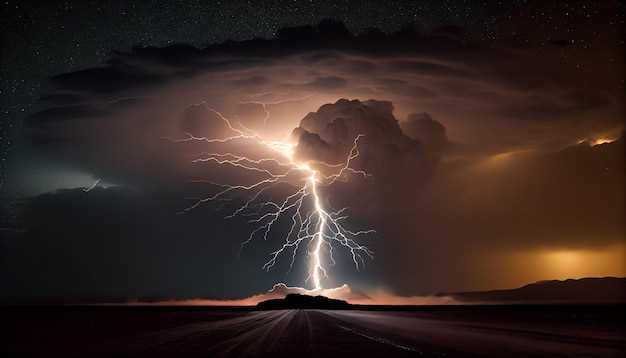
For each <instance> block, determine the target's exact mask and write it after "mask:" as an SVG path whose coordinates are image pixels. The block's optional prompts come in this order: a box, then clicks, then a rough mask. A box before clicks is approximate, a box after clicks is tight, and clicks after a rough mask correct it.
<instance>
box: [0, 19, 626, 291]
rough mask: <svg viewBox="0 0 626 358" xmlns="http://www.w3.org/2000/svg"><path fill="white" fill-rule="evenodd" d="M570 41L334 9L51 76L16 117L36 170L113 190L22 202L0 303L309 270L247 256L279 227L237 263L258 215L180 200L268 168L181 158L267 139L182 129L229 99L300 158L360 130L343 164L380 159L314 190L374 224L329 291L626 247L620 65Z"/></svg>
mask: <svg viewBox="0 0 626 358" xmlns="http://www.w3.org/2000/svg"><path fill="white" fill-rule="evenodd" d="M604 50H605V52H606V53H609V54H610V55H611V56H613V57H615V58H622V57H623V55H622V54H621V53H614V50H613V49H611V48H607V49H604ZM564 51H573V52H575V51H577V50H576V49H568V48H567V47H565V48H564V47H563V46H557V45H552V46H547V47H545V48H541V49H536V48H525V47H519V46H500V47H492V48H483V47H480V46H477V45H475V44H473V43H471V41H469V40H468V39H467V38H465V37H464V36H463V35H462V33H461V32H458V31H451V29H448V30H437V31H433V32H430V33H424V32H423V31H421V30H418V29H417V28H410V27H409V28H407V29H404V30H403V31H400V32H397V33H392V34H386V33H382V32H379V31H376V30H372V31H368V32H364V33H362V34H358V35H354V34H351V33H350V32H348V31H347V30H346V29H345V27H343V25H342V24H340V23H337V22H333V21H325V22H323V23H321V24H320V25H319V26H316V27H298V28H288V29H283V30H280V31H279V32H278V34H277V36H276V38H275V39H269V40H266V39H252V40H248V41H242V42H226V43H223V44H218V45H211V46H208V47H206V48H204V49H198V48H194V47H191V46H188V45H184V44H178V45H173V46H170V47H166V48H154V47H136V48H133V49H132V50H131V51H128V52H116V53H115V54H113V56H112V58H111V59H110V60H109V61H108V62H107V63H104V64H102V65H99V66H97V67H94V68H87V69H83V70H80V71H77V72H72V73H66V74H59V75H57V76H55V77H53V78H52V79H51V89H50V93H49V94H48V95H46V96H44V98H42V103H41V110H40V111H39V112H38V113H36V114H35V115H33V116H32V117H31V118H30V119H29V120H28V123H26V125H25V129H24V132H25V136H26V137H27V139H28V141H29V143H30V145H29V148H28V151H27V153H28V155H29V156H31V157H32V158H37V161H34V160H33V161H32V164H30V165H32V166H33V167H34V166H36V165H38V163H41V162H45V163H46V165H47V166H48V167H50V168H51V169H50V171H57V172H58V173H60V174H63V173H67V174H66V175H68V176H69V175H71V174H69V173H77V172H78V173H82V174H83V175H89V176H92V177H94V178H100V179H102V181H103V182H104V183H108V185H113V187H109V188H107V189H104V188H102V187H97V188H95V189H94V190H92V191H90V192H89V193H85V192H84V191H82V189H73V190H72V189H71V188H68V187H63V186H62V185H60V186H59V189H65V190H60V191H57V192H53V193H48V194H45V195H41V196H39V197H35V198H31V199H29V200H28V201H27V202H26V203H25V204H24V208H23V212H24V215H22V224H21V226H22V227H23V228H24V231H23V232H22V233H20V234H15V235H14V236H11V238H10V239H8V240H7V241H6V242H7V244H6V250H4V259H3V260H2V265H3V270H2V273H3V276H4V277H3V280H4V282H9V283H8V284H7V285H9V287H11V290H9V291H11V292H13V293H12V296H11V297H9V298H8V299H10V300H17V301H19V300H23V299H45V298H58V297H77V298H83V297H104V296H107V297H109V296H111V297H157V298H158V297H168V298H169V297H179V298H191V297H213V298H226V297H244V296H250V295H251V294H253V293H254V292H263V291H265V290H266V288H267V287H270V286H271V285H272V284H273V283H274V282H287V284H289V285H294V286H295V285H302V283H301V281H302V277H303V276H305V275H304V272H303V270H304V269H305V268H302V267H301V268H299V269H296V270H294V271H293V272H292V273H290V274H289V275H287V276H286V277H285V273H284V272H286V271H287V270H286V267H282V266H281V267H277V269H276V270H275V271H273V272H272V273H270V274H267V273H264V272H263V271H261V270H260V269H259V267H260V266H262V262H263V260H264V259H265V255H266V254H267V252H269V249H270V248H271V246H270V243H263V242H261V243H259V244H256V245H253V246H252V248H251V249H249V251H245V252H244V254H243V257H242V259H241V260H237V252H238V251H239V244H240V242H241V241H243V240H245V238H246V237H247V231H248V229H249V227H248V225H247V224H246V222H245V220H239V221H238V220H231V221H224V220H223V217H224V215H223V214H224V212H228V210H229V209H231V208H232V207H233V206H234V205H235V204H237V203H239V202H240V201H241V200H243V199H242V198H238V197H234V198H231V200H232V202H223V203H220V205H217V206H211V205H207V206H203V207H202V208H201V209H200V210H198V211H197V212H194V213H192V214H190V215H182V216H181V215H177V214H176V213H177V212H179V211H180V210H181V209H183V208H185V207H187V206H188V205H189V204H190V203H193V202H194V201H195V200H197V199H198V198H200V197H202V196H204V195H206V194H207V192H210V191H212V190H215V188H214V187H212V186H211V185H210V184H207V182H212V181H214V182H232V183H240V184H242V185H244V184H250V183H252V182H254V181H255V180H258V179H259V178H261V177H262V173H257V174H258V175H257V174H253V175H250V173H242V172H241V170H238V169H237V168H223V167H219V166H216V165H214V163H213V164H211V163H198V162H194V161H193V159H195V158H198V157H199V156H202V154H203V153H206V152H213V151H215V150H217V149H220V150H228V151H230V152H233V153H244V154H246V155H249V156H252V157H255V158H257V159H258V158H262V157H267V156H268V155H272V153H269V152H268V151H267V149H266V148H262V147H261V146H258V145H257V144H255V143H254V141H245V140H242V141H237V142H236V143H231V144H228V145H226V146H224V145H221V144H215V143H204V142H197V141H186V139H189V138H190V136H193V137H207V138H216V137H225V136H229V135H233V131H232V129H230V128H228V126H225V125H224V121H223V118H222V117H221V116H224V117H226V118H228V119H229V120H230V121H231V122H232V123H233V125H236V126H239V127H238V128H249V129H251V130H253V131H255V132H256V133H258V134H259V135H260V136H262V137H263V138H267V139H281V140H282V139H287V138H291V139H292V140H296V141H297V143H298V146H297V149H296V155H297V156H298V157H300V158H303V159H307V160H310V159H315V160H322V161H326V162H333V163H335V162H339V161H341V160H342V159H343V158H345V156H346V153H348V152H349V150H350V148H351V145H352V144H353V141H354V138H355V137H356V136H357V135H359V134H364V135H365V137H363V138H362V141H360V146H359V150H360V156H359V158H358V159H357V160H355V162H354V163H353V165H354V167H355V168H359V169H364V170H366V171H367V172H368V173H371V174H372V176H371V177H368V178H352V179H354V180H350V181H347V182H344V181H343V180H342V181H340V182H338V183H337V184H336V185H333V186H332V187H329V188H325V189H324V191H325V194H326V197H327V198H329V199H328V200H329V203H328V204H329V205H332V206H336V207H343V206H349V207H351V208H352V209H353V211H354V212H353V214H354V220H355V222H356V223H369V224H371V225H370V226H373V227H375V228H376V229H377V230H378V231H379V237H378V238H376V240H372V242H368V244H369V245H371V246H372V247H373V248H374V249H375V252H376V258H375V260H374V261H373V262H371V263H369V264H368V267H367V268H366V269H365V271H363V272H355V271H354V269H353V268H352V267H351V266H350V265H349V264H348V263H338V266H337V267H336V268H335V269H334V271H333V272H334V274H335V280H336V282H333V283H334V284H335V285H336V286H340V285H341V284H342V283H344V282H350V283H351V286H352V287H354V289H358V290H361V289H363V290H365V289H369V290H370V291H372V292H373V291H374V290H373V289H372V288H373V287H383V286H384V287H385V290H386V291H385V292H387V291H389V292H397V293H401V294H403V295H407V296H412V295H417V294H423V293H432V292H437V291H455V290H466V289H471V288H489V286H490V285H491V286H493V285H495V286H502V285H509V286H515V285H518V284H520V283H522V282H519V281H520V280H521V278H520V277H521V276H519V272H514V271H511V272H508V273H507V272H505V271H506V268H507V266H506V263H505V261H506V258H507V257H509V256H510V255H512V254H513V253H516V252H534V251H533V250H540V249H541V250H544V249H563V248H580V249H588V250H594V249H596V248H602V247H607V246H610V245H615V244H619V243H620V242H622V240H623V239H624V220H623V218H624V202H623V198H624V185H623V183H624V140H623V134H622V131H623V93H622V87H623V84H620V82H619V78H621V77H623V76H621V77H620V76H618V75H617V74H620V73H622V74H623V67H621V66H620V65H618V64H619V63H622V61H615V62H611V63H609V64H608V65H602V66H600V65H597V63H598V61H600V60H599V59H600V58H603V56H605V54H606V53H605V52H602V53H588V52H585V53H583V54H579V56H578V59H579V60H580V61H581V62H584V63H589V64H592V65H593V64H596V65H595V66H594V71H593V72H580V71H579V69H578V67H576V66H574V65H573V64H570V63H565V64H564V63H563V61H562V54H563V53H564ZM539 53H540V54H541V56H539V55H538V54H539ZM600 139H603V140H604V141H606V142H607V143H606V144H602V145H592V144H594V143H596V141H598V140H600ZM585 140H586V142H585ZM218 146H220V147H219V148H218ZM25 159H26V158H25ZM24 163H25V164H24V166H25V168H26V169H28V166H29V163H31V162H30V161H29V160H25V161H24ZM26 169H25V171H24V173H26V174H24V175H23V178H19V176H18V179H16V181H17V182H19V180H21V179H24V178H26V177H28V174H27V173H29V172H28V170H26ZM277 169H278V168H272V167H271V166H270V165H269V164H268V166H267V170H277ZM24 180H25V179H24ZM41 180H45V178H42V179H41ZM67 181H68V182H69V181H70V180H69V179H68V180H67ZM17 182H16V183H13V184H11V183H9V187H10V186H11V185H13V187H15V188H19V183H17ZM86 186H87V185H86ZM16 191H17V189H16ZM220 209H221V210H222V211H220ZM216 210H217V211H216ZM27 253H29V254H27ZM494 271H498V272H503V273H498V274H497V275H494V274H493V272H494ZM44 273H45V274H44ZM539 274H540V273H537V275H539ZM68 277H72V278H71V279H68ZM494 277H496V278H494ZM542 278H551V277H542ZM199 282H201V283H202V284H199ZM33 287H35V288H38V289H32V290H31V288H33ZM42 287H47V288H46V289H41V288H42Z"/></svg>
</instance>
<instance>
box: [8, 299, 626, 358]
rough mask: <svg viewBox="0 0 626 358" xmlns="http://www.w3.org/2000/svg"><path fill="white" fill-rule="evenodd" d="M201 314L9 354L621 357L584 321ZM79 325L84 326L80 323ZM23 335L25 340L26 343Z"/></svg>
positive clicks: (25, 345)
mask: <svg viewBox="0 0 626 358" xmlns="http://www.w3.org/2000/svg"><path fill="white" fill-rule="evenodd" d="M200 316H201V317H202V318H201V319H194V320H184V321H180V322H179V321H176V322H170V324H168V325H162V324H155V325H152V324H150V325H149V326H152V327H142V328H141V329H140V330H137V329H129V330H127V331H124V330H123V329H121V331H120V333H119V334H110V332H109V334H105V333H98V334H96V335H93V336H89V335H85V334H83V335H79V336H75V335H74V334H72V332H70V331H71V330H69V329H66V328H62V326H63V325H67V324H69V321H71V319H69V321H68V319H65V320H62V321H61V323H57V324H56V325H55V326H54V327H56V328H57V329H65V330H66V331H68V332H66V334H64V333H63V332H58V331H57V332H50V334H51V336H52V337H55V338H54V339H44V338H45V337H42V336H41V335H42V334H43V333H41V332H40V333H34V332H35V331H37V327H32V326H31V327H30V329H28V328H26V327H24V329H25V331H24V332H22V333H20V336H19V337H16V338H14V339H13V340H12V342H8V346H7V348H8V349H9V351H10V352H13V353H15V352H30V353H38V354H42V355H55V356H56V355H57V354H63V355H66V356H72V355H78V356H85V355H95V354H97V353H105V354H111V353H116V354H120V355H130V356H151V357H153V356H181V355H185V356H187V355H198V356H206V357H253V356H271V357H335V356H343V357H356V356H379V357H416V356H418V357H457V356H458V357H466V356H476V357H485V356H495V357H511V356H519V357H532V356H550V357H555V356H566V357H596V356H597V357H613V356H623V355H622V354H624V353H625V352H626V338H624V336H623V332H621V331H619V330H617V329H614V327H613V328H611V329H606V328H605V327H603V326H602V327H592V326H589V322H586V323H585V322H583V324H581V325H572V324H571V323H568V324H566V325H563V324H559V323H558V322H547V323H546V322H543V323H533V322H534V321H533V320H526V321H523V322H515V320H513V322H511V320H507V321H502V320H499V319H479V320H478V319H466V318H463V315H458V314H443V315H442V314H439V313H437V312H435V313H423V312H422V313H419V312H376V311H325V310H279V311H249V312H225V313H224V312H223V313H219V312H216V313H212V312H209V313H208V314H207V313H205V315H204V316H202V315H200ZM168 320H169V319H168ZM100 321H102V320H100ZM63 322H64V323H63ZM77 322H78V321H77ZM168 322H169V321H168ZM59 324H60V325H61V326H59ZM96 324H97V323H96ZM74 325H77V324H74ZM80 325H81V326H86V324H85V323H84V322H83V323H80ZM92 325H93V324H92ZM44 326H45V325H41V326H40V327H39V328H40V329H39V330H43V328H44ZM47 327H48V328H47V330H53V329H54V328H50V325H49V324H48V326H47ZM100 328H101V330H102V327H100ZM120 328H123V327H120ZM110 330H111V329H110V328H108V329H107V331H110ZM114 330H115V329H114ZM96 331H97V329H96ZM28 332H30V334H31V336H30V337H29V338H26V337H25V336H24V335H27V334H29V333H28ZM83 333H84V332H83ZM15 334H16V333H14V336H15ZM38 334H39V336H38ZM77 334H78V333H77ZM44 335H45V334H44ZM48 338H49V337H48Z"/></svg>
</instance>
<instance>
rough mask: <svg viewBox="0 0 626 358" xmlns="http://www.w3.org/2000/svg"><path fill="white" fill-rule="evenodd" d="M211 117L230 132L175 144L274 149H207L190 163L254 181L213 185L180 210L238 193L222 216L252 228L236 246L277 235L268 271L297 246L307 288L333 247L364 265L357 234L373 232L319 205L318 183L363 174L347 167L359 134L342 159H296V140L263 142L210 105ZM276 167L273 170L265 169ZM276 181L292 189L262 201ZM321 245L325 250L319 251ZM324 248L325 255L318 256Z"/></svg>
mask: <svg viewBox="0 0 626 358" xmlns="http://www.w3.org/2000/svg"><path fill="white" fill-rule="evenodd" d="M211 111H213V112H214V113H215V115H216V116H217V117H218V118H219V119H220V120H222V121H224V123H225V125H226V126H227V128H228V129H229V130H230V131H231V132H232V133H233V135H231V136H227V137H224V138H206V137H196V136H193V135H192V134H189V133H188V134H187V137H186V138H183V139H178V140H174V141H175V142H179V143H182V142H189V141H201V142H206V143H214V144H218V146H219V144H224V145H226V144H236V143H237V142H238V141H242V142H245V141H254V142H255V143H257V144H260V145H262V146H264V147H265V148H267V149H269V150H270V152H272V153H275V154H276V156H275V157H268V158H262V159H253V158H250V157H248V156H246V155H242V154H241V153H233V152H228V151H224V152H212V153H204V154H203V155H202V156H201V157H199V158H197V159H195V160H194V162H197V163H199V162H206V163H213V164H216V165H220V166H231V167H234V168H237V169H240V170H242V171H246V172H250V174H254V175H257V176H260V177H261V179H259V180H258V181H257V182H255V183H253V184H249V185H237V184H228V183H216V182H211V181H208V182H209V183H210V184H212V185H213V186H215V187H216V188H218V189H217V192H215V193H213V194H211V195H208V196H206V197H204V198H201V199H199V200H197V201H196V202H195V203H194V204H193V205H191V206H189V207H187V208H186V209H184V210H183V212H188V211H191V210H194V209H196V208H198V207H199V206H201V205H203V204H207V203H210V202H216V201H220V200H230V199H232V198H233V197H242V198H243V199H244V202H243V204H242V205H241V206H239V207H238V208H237V209H236V210H234V211H233V212H231V213H230V214H228V215H227V216H226V217H225V219H231V218H234V217H238V216H239V217H244V218H246V219H247V220H248V222H249V223H250V224H252V225H253V227H254V229H253V230H252V231H251V232H250V236H249V237H248V238H247V240H245V241H244V242H242V244H241V245H242V248H244V247H245V246H246V245H247V244H249V243H251V242H252V241H253V240H255V239H257V238H262V239H263V240H268V239H269V238H271V237H272V236H281V237H283V242H282V245H281V246H279V247H278V248H277V249H276V250H275V251H273V252H271V253H270V255H269V257H270V258H269V260H268V261H267V262H266V263H265V264H264V265H263V269H264V270H267V271H269V270H270V269H271V268H273V267H274V265H275V264H276V263H277V261H278V260H279V259H280V258H281V257H283V256H287V257H288V259H289V260H290V262H289V269H290V270H291V269H292V268H293V266H294V263H295V261H296V258H297V257H298V254H299V252H300V250H303V249H304V250H306V252H307V256H308V257H309V263H308V277H307V278H306V280H305V282H309V281H312V285H313V288H314V289H316V290H320V289H322V288H323V287H322V279H323V278H325V277H328V268H327V266H328V265H334V264H335V258H334V257H333V249H334V247H335V246H337V245H339V246H341V247H342V248H344V249H346V251H347V252H348V253H349V255H350V258H351V260H352V261H353V263H354V265H355V267H356V269H357V270H358V269H359V267H360V266H361V265H363V264H364V262H365V258H366V257H369V258H373V252H372V251H371V250H370V249H368V248H367V247H366V246H364V245H363V244H361V243H359V241H360V237H361V236H363V235H367V234H372V233H374V232H375V231H374V230H371V229H367V230H352V229H350V228H349V227H348V220H349V216H348V215H347V211H348V208H347V207H344V208H340V209H338V210H332V209H330V208H327V207H325V206H324V202H325V201H324V200H323V198H321V191H320V187H327V186H330V185H333V184H334V183H336V182H337V181H340V180H342V181H345V180H348V178H349V177H350V176H352V175H358V176H362V177H367V176H368V175H369V174H367V173H366V172H365V171H363V170H357V169H354V168H352V167H351V164H352V162H353V160H354V159H356V158H357V157H358V156H359V140H360V139H361V138H362V137H363V135H357V136H356V137H355V138H354V142H353V144H352V147H351V149H350V151H349V153H348V154H347V157H346V159H345V161H344V162H343V163H324V162H320V161H301V160H298V159H296V157H295V150H296V144H294V143H291V142H289V141H269V140H264V139H263V138H261V137H260V136H259V135H257V134H256V133H254V131H252V130H250V129H249V128H246V127H244V126H243V125H241V128H236V127H235V126H234V125H233V123H232V122H231V121H230V120H229V119H227V118H226V117H224V116H223V115H222V114H221V113H219V112H217V111H215V110H213V109H211ZM269 164H271V167H272V168H280V171H279V172H276V171H272V170H269V169H267V168H268V167H269ZM321 167H325V168H326V169H327V170H328V171H330V172H331V174H326V175H325V174H324V173H323V172H322V171H321V170H319V168H321ZM279 184H289V187H290V188H293V189H292V190H291V191H290V192H288V193H287V194H285V195H284V196H283V197H281V198H280V200H275V199H274V200H270V199H268V197H269V195H264V194H268V193H269V191H270V190H271V189H273V188H275V187H276V186H278V185H279ZM281 219H288V220H289V221H290V225H288V230H284V229H283V230H281V227H283V228H284V226H281V225H279V224H278V222H279V220H281ZM324 249H326V250H324ZM324 252H326V253H327V254H328V256H327V257H324Z"/></svg>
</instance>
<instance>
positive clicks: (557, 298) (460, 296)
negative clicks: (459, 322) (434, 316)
mask: <svg viewBox="0 0 626 358" xmlns="http://www.w3.org/2000/svg"><path fill="white" fill-rule="evenodd" d="M438 296H448V297H452V298H454V299H455V300H457V301H460V302H464V303H479V302H507V303H513V302H523V303H525V302H555V303H556V302H559V303H625V302H626V277H589V278H581V279H567V280H547V281H539V282H535V283H531V284H528V285H525V286H522V287H519V288H514V289H505V290H490V291H475V292H456V293H441V294H438Z"/></svg>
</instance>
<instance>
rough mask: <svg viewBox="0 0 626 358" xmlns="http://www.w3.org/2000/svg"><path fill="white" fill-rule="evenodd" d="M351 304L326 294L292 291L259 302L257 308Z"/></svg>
mask: <svg viewBox="0 0 626 358" xmlns="http://www.w3.org/2000/svg"><path fill="white" fill-rule="evenodd" d="M350 307H351V305H350V304H349V303H348V302H346V301H342V300H335V299H332V298H328V297H325V296H309V295H301V294H298V293H290V294H288V295H287V296H285V298H277V299H272V300H267V301H263V302H259V303H258V304H257V308H259V309H266V310H277V309H303V308H308V309H347V308H350Z"/></svg>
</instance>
